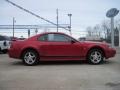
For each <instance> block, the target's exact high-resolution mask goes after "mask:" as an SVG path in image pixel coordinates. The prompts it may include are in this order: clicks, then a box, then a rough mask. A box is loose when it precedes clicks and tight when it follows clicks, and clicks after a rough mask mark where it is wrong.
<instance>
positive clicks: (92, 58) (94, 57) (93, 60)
mask: <svg viewBox="0 0 120 90" xmlns="http://www.w3.org/2000/svg"><path fill="white" fill-rule="evenodd" d="M103 59H104V55H103V52H102V51H101V50H99V49H93V50H91V51H90V52H89V54H88V62H89V63H90V64H94V65H96V64H100V63H102V62H103Z"/></svg>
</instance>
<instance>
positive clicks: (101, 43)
mask: <svg viewBox="0 0 120 90" xmlns="http://www.w3.org/2000/svg"><path fill="white" fill-rule="evenodd" d="M82 43H84V44H97V45H108V44H107V43H105V42H94V41H83V42H82Z"/></svg>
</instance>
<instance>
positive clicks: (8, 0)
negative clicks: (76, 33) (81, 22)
mask: <svg viewBox="0 0 120 90" xmlns="http://www.w3.org/2000/svg"><path fill="white" fill-rule="evenodd" d="M5 1H7V2H8V3H10V4H12V5H13V6H16V7H17V8H19V9H21V10H23V11H25V12H27V13H29V14H31V15H33V16H35V17H37V18H39V19H42V20H44V21H46V22H48V23H50V24H53V25H55V26H57V24H55V23H53V22H51V21H50V20H47V19H45V18H43V17H41V16H39V15H37V14H35V13H33V12H31V11H29V10H27V9H25V8H23V7H21V6H19V5H17V4H15V3H13V2H12V1H10V0H5ZM58 27H60V28H63V29H65V30H68V29H67V28H65V27H62V26H59V25H58ZM68 31H69V30H68Z"/></svg>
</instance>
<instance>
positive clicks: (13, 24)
mask: <svg viewBox="0 0 120 90" xmlns="http://www.w3.org/2000/svg"><path fill="white" fill-rule="evenodd" d="M14 27H15V18H14V17H13V38H14V33H15V31H14V29H15V28H14Z"/></svg>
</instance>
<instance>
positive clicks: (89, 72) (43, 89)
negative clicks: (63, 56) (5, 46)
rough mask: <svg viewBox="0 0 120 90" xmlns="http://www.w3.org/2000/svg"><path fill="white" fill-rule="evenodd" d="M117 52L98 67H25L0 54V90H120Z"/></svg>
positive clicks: (76, 64)
mask: <svg viewBox="0 0 120 90" xmlns="http://www.w3.org/2000/svg"><path fill="white" fill-rule="evenodd" d="M117 50H118V49H117ZM118 52H119V51H117V54H116V56H115V57H114V58H110V59H109V60H106V61H105V62H104V63H103V64H101V65H89V64H87V63H86V62H42V63H40V64H39V65H37V66H25V65H23V64H22V62H21V61H20V60H17V59H12V58H9V57H8V55H7V54H0V90H120V53H118Z"/></svg>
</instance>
